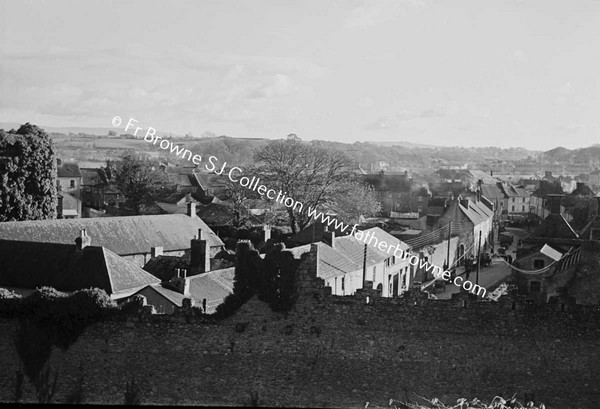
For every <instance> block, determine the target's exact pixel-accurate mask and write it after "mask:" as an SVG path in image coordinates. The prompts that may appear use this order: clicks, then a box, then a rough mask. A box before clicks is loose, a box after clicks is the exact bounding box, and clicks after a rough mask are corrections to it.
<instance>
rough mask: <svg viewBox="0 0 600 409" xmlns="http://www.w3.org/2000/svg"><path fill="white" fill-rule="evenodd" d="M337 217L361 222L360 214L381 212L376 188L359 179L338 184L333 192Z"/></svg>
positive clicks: (373, 214) (374, 214) (348, 222)
mask: <svg viewBox="0 0 600 409" xmlns="http://www.w3.org/2000/svg"><path fill="white" fill-rule="evenodd" d="M332 202H333V209H334V210H335V212H336V214H337V215H336V218H337V219H338V220H340V221H344V222H345V223H347V224H354V223H359V218H360V216H364V217H368V216H376V215H378V214H379V213H380V212H381V203H379V201H378V200H377V195H376V193H375V189H374V188H373V187H372V186H370V185H367V184H365V183H362V182H359V181H358V180H348V181H345V182H341V183H339V184H338V185H337V186H336V189H335V191H334V193H333V194H332Z"/></svg>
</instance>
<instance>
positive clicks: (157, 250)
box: [150, 246, 163, 258]
mask: <svg viewBox="0 0 600 409" xmlns="http://www.w3.org/2000/svg"><path fill="white" fill-rule="evenodd" d="M162 255H163V247H162V246H156V247H150V257H151V258H155V257H158V256H162Z"/></svg>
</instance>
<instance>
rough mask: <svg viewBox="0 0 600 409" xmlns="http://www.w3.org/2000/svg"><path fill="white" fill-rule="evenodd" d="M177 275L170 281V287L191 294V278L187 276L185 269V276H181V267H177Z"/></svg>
mask: <svg viewBox="0 0 600 409" xmlns="http://www.w3.org/2000/svg"><path fill="white" fill-rule="evenodd" d="M177 270H178V271H177V277H173V278H171V279H170V280H169V281H168V283H167V284H168V287H170V288H172V289H173V290H175V291H177V292H178V293H180V294H183V295H186V296H187V295H189V294H190V279H189V278H187V277H186V274H185V270H183V276H181V277H180V275H181V274H180V273H179V269H177Z"/></svg>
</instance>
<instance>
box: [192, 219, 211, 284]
mask: <svg viewBox="0 0 600 409" xmlns="http://www.w3.org/2000/svg"><path fill="white" fill-rule="evenodd" d="M198 233H199V234H198V235H197V236H195V237H194V238H193V239H192V241H191V243H190V275H196V274H201V273H208V272H209V271H210V246H209V245H208V241H207V240H206V236H207V233H206V232H204V231H203V230H202V229H199V230H198Z"/></svg>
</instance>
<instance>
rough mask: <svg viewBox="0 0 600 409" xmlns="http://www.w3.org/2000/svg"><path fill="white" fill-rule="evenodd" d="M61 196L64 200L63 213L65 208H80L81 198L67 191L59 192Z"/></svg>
mask: <svg viewBox="0 0 600 409" xmlns="http://www.w3.org/2000/svg"><path fill="white" fill-rule="evenodd" d="M58 196H59V197H62V199H63V202H62V207H63V213H64V211H65V210H78V209H79V199H77V198H76V197H75V196H73V195H70V194H68V193H66V192H60V193H59V194H58Z"/></svg>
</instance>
